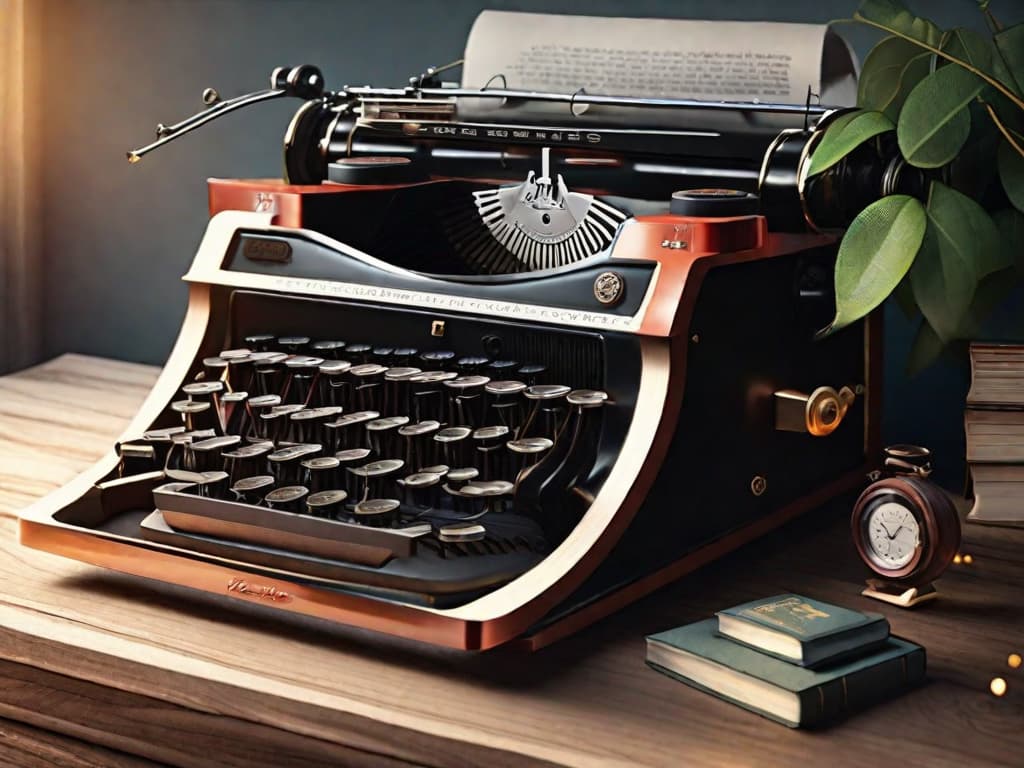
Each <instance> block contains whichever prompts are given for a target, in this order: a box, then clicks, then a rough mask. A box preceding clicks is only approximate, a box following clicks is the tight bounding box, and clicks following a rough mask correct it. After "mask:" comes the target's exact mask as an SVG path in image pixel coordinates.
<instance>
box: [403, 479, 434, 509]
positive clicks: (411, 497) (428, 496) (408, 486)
mask: <svg viewBox="0 0 1024 768" xmlns="http://www.w3.org/2000/svg"><path fill="white" fill-rule="evenodd" d="M440 482H441V475H439V474H438V473H437V472H414V473H413V474H411V475H406V476H405V477H403V478H402V479H401V480H399V481H398V484H399V485H401V486H402V487H403V488H405V490H406V498H405V503H406V504H409V505H410V506H416V507H432V506H436V505H434V504H431V500H432V498H433V495H434V493H433V492H434V490H436V488H437V486H438V485H439V484H440Z"/></svg>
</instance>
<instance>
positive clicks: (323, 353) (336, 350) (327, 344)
mask: <svg viewBox="0 0 1024 768" xmlns="http://www.w3.org/2000/svg"><path fill="white" fill-rule="evenodd" d="M344 350H345V342H344V341H330V340H324V341H314V342H313V343H312V344H310V345H309V351H310V352H312V353H313V354H314V355H316V356H317V357H322V358H323V359H324V360H338V359H339V358H340V357H341V355H342V353H343V352H344Z"/></svg>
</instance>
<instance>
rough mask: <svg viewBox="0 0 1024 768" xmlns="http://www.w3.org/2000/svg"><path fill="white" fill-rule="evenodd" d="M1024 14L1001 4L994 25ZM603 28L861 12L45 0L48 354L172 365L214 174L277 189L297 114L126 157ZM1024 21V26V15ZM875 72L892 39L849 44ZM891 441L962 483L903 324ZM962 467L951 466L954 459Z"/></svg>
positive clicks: (820, 18) (542, 3) (849, 7)
mask: <svg viewBox="0 0 1024 768" xmlns="http://www.w3.org/2000/svg"><path fill="white" fill-rule="evenodd" d="M1001 5H1002V6H1005V7H1007V8H1012V7H1013V6H1015V5H1016V2H1010V1H1009V0H1006V1H1005V2H1003V3H1000V2H999V0H994V2H993V3H992V6H993V9H994V10H995V11H996V12H997V13H998V12H999V10H1000V6H1001ZM917 6H918V7H919V8H920V9H921V10H927V12H928V13H929V14H930V15H931V17H932V18H934V19H935V20H936V21H937V22H938V23H940V24H942V25H954V24H965V25H970V26H973V27H976V28H978V29H979V30H983V29H984V25H983V24H982V20H981V18H980V16H979V15H978V13H977V11H976V10H975V5H974V3H973V2H971V1H970V0H944V1H943V2H929V3H924V2H918V3H917ZM485 7H486V8H503V9H511V10H530V11H553V12H565V13H570V12H575V13H591V14H598V15H601V14H604V15H632V16H667V17H682V18H709V19H749V20H778V21H802V22H824V21H828V20H830V19H834V18H842V17H848V16H850V15H851V14H852V12H853V10H854V9H855V7H856V2H855V1H854V0H747V1H742V0H738V1H735V2H731V1H730V2H727V1H725V0H718V1H717V2H707V0H703V1H701V0H632V1H631V2H627V1H626V0H590V1H589V2H587V3H585V4H584V3H573V2H568V0H520V2H507V1H505V0H491V1H490V2H480V1H479V0H445V1H443V2H424V1H423V0H420V1H419V2H412V1H410V0H391V2H339V0H208V1H205V2H204V1H202V0H47V2H46V4H45V14H46V17H45V24H44V27H45V30H44V31H45V37H46V50H45V55H44V59H45V64H44V66H45V73H44V78H45V81H46V83H47V87H46V90H45V93H44V94H41V95H40V98H44V99H45V104H46V107H45V110H46V125H47V133H46V134H45V135H44V136H42V137H41V140H42V141H44V142H45V147H46V158H47V163H46V168H45V179H44V189H45V201H44V209H45V221H44V227H45V242H44V253H45V264H46V270H47V280H46V284H47V295H46V296H45V302H46V307H47V312H46V316H47V326H46V329H45V347H46V353H47V356H52V355H56V354H59V353H62V352H67V351H75V352H84V353H90V354H98V355H106V356H112V357H120V358H125V359H130V360H139V361H144V362H151V363H159V362H162V361H163V359H164V358H165V357H166V355H167V353H168V351H169V349H170V346H171V344H172V343H173V340H174V337H175V334H176V332H177V329H178V327H179V325H180V322H181V319H182V316H183V313H184V309H185V304H186V292H185V289H184V286H183V284H182V283H181V282H180V280H179V277H180V276H181V275H182V274H183V273H184V272H185V270H186V268H187V266H188V264H189V262H190V260H191V258H192V254H193V252H194V249H195V247H196V244H197V242H198V240H199V238H200V235H201V234H202V232H203V228H204V226H205V221H206V189H205V179H206V178H207V177H209V176H228V177H230V176H245V177H253V176H279V175H280V164H281V162H280V145H281V136H282V134H283V131H284V128H285V126H286V125H287V123H288V119H289V117H290V115H291V113H292V111H293V110H294V108H295V103H293V102H287V103H285V102H277V103H271V104H268V105H263V106H260V107H257V108H254V109H252V110H250V111H248V112H246V113H243V115H240V116H233V117H229V118H227V119H225V120H223V121H221V122H218V123H214V124H212V125H211V126H208V127H207V128H204V129H203V130H202V131H201V132H200V133H198V134H196V135H194V136H191V137H188V138H185V139H182V140H181V141H178V142H175V143H173V144H171V145H169V146H167V147H166V148H164V149H162V150H161V151H160V152H159V153H157V154H155V155H153V156H152V157H149V158H147V159H146V160H145V161H144V162H142V163H140V164H138V165H137V166H129V165H128V164H127V163H126V162H125V159H124V153H125V150H127V149H128V148H130V147H134V146H138V145H139V144H141V143H144V142H146V141H148V140H149V137H150V136H152V132H153V127H154V125H155V124H156V123H157V122H160V121H162V122H167V123H170V122H173V121H175V120H177V119H180V118H181V117H183V116H185V115H186V114H189V113H191V112H192V111H194V110H195V109H198V108H199V107H200V106H201V104H200V99H199V95H200V93H201V92H202V90H203V88H205V87H207V86H214V87H216V88H217V89H218V90H219V91H220V93H221V95H222V96H224V97H230V96H233V95H236V94H239V93H243V92H247V91H251V90H255V89H257V88H260V87H263V84H264V82H265V78H266V76H267V74H268V73H269V72H270V70H271V69H272V68H273V67H275V66H277V65H279V64H297V63H304V62H309V63H315V64H318V65H319V66H320V67H321V68H322V69H323V71H324V73H325V74H326V75H327V77H328V84H329V85H330V84H334V85H342V84H345V83H350V84H352V83H373V84H379V85H396V84H399V83H402V82H404V81H405V79H406V78H407V77H408V76H409V75H411V74H415V73H418V72H420V71H422V70H423V69H424V68H425V67H426V66H429V65H432V64H439V63H444V62H448V61H451V60H453V59H456V58H459V57H460V56H461V52H462V48H463V44H464V41H465V37H466V34H467V32H468V30H469V27H470V25H471V24H472V21H473V19H474V18H475V16H476V14H477V13H478V12H479V11H480V10H481V9H483V8H485ZM1018 13H1019V11H1017V10H1016V9H1014V10H1013V14H1014V15H1016V14H1018ZM842 32H843V34H844V35H846V36H847V37H848V39H849V40H850V41H851V42H852V43H853V44H854V46H855V47H856V48H857V49H858V51H859V53H860V55H861V57H862V58H863V55H864V54H865V53H866V51H867V50H868V48H869V47H870V45H871V43H872V42H873V41H874V40H875V39H877V36H876V35H874V34H873V33H872V32H871V31H870V30H867V29H864V28H862V27H860V26H859V25H850V26H845V27H843V28H842ZM888 319H889V320H890V324H889V330H888V333H887V342H888V350H887V365H886V378H887V388H886V438H887V439H888V440H891V441H897V440H898V441H922V442H924V443H925V444H928V445H930V446H932V447H933V448H934V449H936V450H937V451H938V453H939V464H940V467H941V468H942V469H944V470H945V478H946V479H947V481H952V482H953V483H955V482H957V481H958V479H959V478H958V475H959V472H960V471H961V469H960V467H961V465H960V463H959V460H958V459H955V458H954V457H958V456H960V455H961V454H962V447H961V443H962V437H961V418H960V411H961V409H962V407H963V393H964V378H963V373H962V371H958V370H956V369H955V368H954V367H951V366H943V367H938V368H935V369H933V370H931V371H929V372H928V373H927V374H926V375H924V376H922V377H919V378H917V379H916V380H913V381H909V380H907V379H906V377H905V376H904V375H903V361H904V359H905V357H906V353H907V349H908V346H909V343H910V342H909V339H910V336H911V335H912V330H911V328H910V326H909V325H908V323H907V321H906V320H904V319H903V318H902V317H900V316H899V313H898V312H892V311H890V312H889V313H888ZM951 459H953V460H951Z"/></svg>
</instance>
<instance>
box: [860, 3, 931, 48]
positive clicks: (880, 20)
mask: <svg viewBox="0 0 1024 768" xmlns="http://www.w3.org/2000/svg"><path fill="white" fill-rule="evenodd" d="M853 18H855V19H857V20H858V21H863V22H865V23H866V24H871V25H872V26H874V27H878V28H879V29H884V30H886V31H887V32H892V33H893V34H896V35H900V36H901V37H906V38H909V39H911V40H918V41H920V42H923V43H927V44H928V45H930V46H932V47H933V48H938V47H939V42H940V41H941V40H942V30H940V29H939V28H938V27H937V26H935V25H934V24H932V23H931V22H930V21H928V19H922V18H918V17H917V16H914V14H912V13H911V12H910V11H909V10H907V7H906V6H905V5H903V4H902V3H899V2H896V0H864V2H862V3H861V4H860V8H858V9H857V12H856V13H855V14H853Z"/></svg>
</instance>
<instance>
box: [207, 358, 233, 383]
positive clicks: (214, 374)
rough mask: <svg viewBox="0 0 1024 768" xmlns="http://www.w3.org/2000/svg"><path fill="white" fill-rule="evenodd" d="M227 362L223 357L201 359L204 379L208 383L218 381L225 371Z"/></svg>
mask: <svg viewBox="0 0 1024 768" xmlns="http://www.w3.org/2000/svg"><path fill="white" fill-rule="evenodd" d="M227 367H228V361H227V360H225V359H224V358H223V357H205V358H203V370H204V371H205V372H206V378H207V379H208V380H210V381H213V380H214V379H219V378H220V377H221V376H223V375H224V373H225V372H226V371H227Z"/></svg>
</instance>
